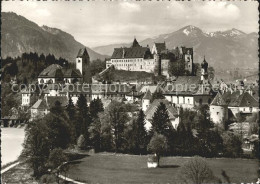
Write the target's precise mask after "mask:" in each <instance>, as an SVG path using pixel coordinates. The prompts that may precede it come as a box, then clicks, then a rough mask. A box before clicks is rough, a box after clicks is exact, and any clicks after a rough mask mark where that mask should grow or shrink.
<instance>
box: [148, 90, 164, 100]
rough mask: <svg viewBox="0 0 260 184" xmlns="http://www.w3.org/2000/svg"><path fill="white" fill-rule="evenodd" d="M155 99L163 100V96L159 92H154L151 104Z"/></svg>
mask: <svg viewBox="0 0 260 184" xmlns="http://www.w3.org/2000/svg"><path fill="white" fill-rule="evenodd" d="M155 99H165V96H164V95H163V93H162V91H161V90H156V91H155V92H154V93H153V94H152V99H151V102H153V101H154V100H155Z"/></svg>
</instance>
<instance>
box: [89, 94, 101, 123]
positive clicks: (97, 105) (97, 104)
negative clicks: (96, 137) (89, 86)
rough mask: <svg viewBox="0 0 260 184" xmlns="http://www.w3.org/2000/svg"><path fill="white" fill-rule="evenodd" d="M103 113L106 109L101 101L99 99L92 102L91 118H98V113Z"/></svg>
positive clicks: (90, 106)
mask: <svg viewBox="0 0 260 184" xmlns="http://www.w3.org/2000/svg"><path fill="white" fill-rule="evenodd" d="M103 111H104V107H103V103H102V101H101V99H99V98H97V99H94V100H92V101H91V102H90V105H89V112H90V116H91V117H92V118H93V119H94V118H98V113H99V112H103Z"/></svg>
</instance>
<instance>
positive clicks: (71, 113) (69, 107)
mask: <svg viewBox="0 0 260 184" xmlns="http://www.w3.org/2000/svg"><path fill="white" fill-rule="evenodd" d="M66 111H67V113H68V115H69V118H70V120H73V119H74V118H75V106H74V104H73V102H72V99H71V97H69V103H68V105H67V107H66Z"/></svg>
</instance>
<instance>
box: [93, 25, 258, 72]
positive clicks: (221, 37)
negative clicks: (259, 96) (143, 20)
mask: <svg viewBox="0 0 260 184" xmlns="http://www.w3.org/2000/svg"><path fill="white" fill-rule="evenodd" d="M138 41H139V43H140V44H141V45H142V46H147V45H149V46H150V47H152V45H153V43H154V42H164V41H165V42H166V46H167V48H168V49H172V48H174V47H176V46H186V47H193V48H194V61H195V62H201V61H202V60H203V57H204V55H205V56H206V59H207V61H208V62H209V65H210V66H213V67H214V68H222V69H230V68H234V67H238V68H248V67H251V68H256V67H258V34H257V33H250V34H246V33H244V32H243V31H240V30H238V29H235V28H233V29H231V30H227V31H216V32H204V31H202V30H201V29H200V28H198V27H196V26H192V25H188V26H185V27H183V28H181V29H179V30H177V31H174V32H172V33H169V34H162V35H158V36H155V37H153V38H147V39H145V40H143V41H140V40H138ZM122 46H126V47H129V46H130V43H129V44H128V43H124V44H112V45H107V46H100V47H95V48H92V49H93V50H94V51H96V52H99V53H102V54H105V55H112V53H113V50H114V48H116V47H122Z"/></svg>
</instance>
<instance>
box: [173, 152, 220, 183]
mask: <svg viewBox="0 0 260 184" xmlns="http://www.w3.org/2000/svg"><path fill="white" fill-rule="evenodd" d="M178 176H179V179H180V180H181V183H187V184H192V183H196V184H202V183H213V182H214V180H215V176H214V175H213V172H212V170H211V169H210V167H209V166H208V164H207V163H206V161H205V160H204V159H202V158H201V157H197V156H196V157H193V158H191V159H190V160H189V161H187V162H186V163H185V164H184V165H183V166H182V167H181V169H180V172H179V174H178Z"/></svg>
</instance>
